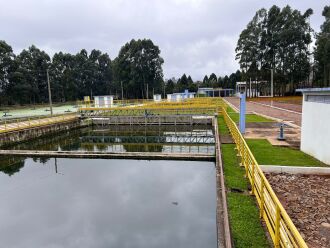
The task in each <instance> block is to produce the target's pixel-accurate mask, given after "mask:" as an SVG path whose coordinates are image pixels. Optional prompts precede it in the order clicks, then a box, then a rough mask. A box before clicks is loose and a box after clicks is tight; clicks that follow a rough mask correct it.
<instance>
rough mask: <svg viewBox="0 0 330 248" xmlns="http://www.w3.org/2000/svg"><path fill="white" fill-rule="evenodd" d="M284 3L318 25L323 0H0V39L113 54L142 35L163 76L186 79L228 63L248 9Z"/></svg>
mask: <svg viewBox="0 0 330 248" xmlns="http://www.w3.org/2000/svg"><path fill="white" fill-rule="evenodd" d="M273 4H276V5H278V6H280V7H283V6H285V5H286V4H289V5H290V6H291V7H293V8H297V9H299V10H300V11H302V12H304V11H305V10H306V9H307V8H312V9H313V10H314V14H313V16H312V17H311V18H310V22H311V26H312V28H313V29H314V30H316V31H318V30H319V28H320V25H321V24H322V22H323V20H324V18H323V17H322V15H321V13H322V10H323V7H324V6H325V5H327V4H329V1H326V0H291V1H290V0H287V1H283V0H279V1H274V0H273V1H271V0H135V1H134V0H21V1H20V0H0V40H5V41H6V42H7V43H9V44H10V45H11V46H12V47H13V49H14V51H15V53H19V52H20V51H21V50H22V49H24V48H27V47H29V46H30V45H31V44H34V45H36V46H37V47H39V48H41V49H43V50H45V51H46V52H47V53H49V54H50V55H53V54H54V53H55V52H57V51H64V52H69V53H77V52H78V51H79V50H81V49H82V48H85V49H87V50H88V51H90V50H91V49H93V48H95V49H100V50H102V51H103V52H106V53H108V54H109V55H110V57H111V59H113V58H115V57H116V56H117V54H118V51H119V49H120V47H121V46H122V45H124V44H125V43H126V42H128V41H129V40H131V39H132V38H134V39H139V38H150V39H152V40H153V42H154V43H155V44H156V45H158V46H159V47H160V49H161V56H162V57H163V58H164V60H165V63H164V75H165V78H170V77H178V76H181V75H182V74H183V73H187V74H190V75H191V76H192V77H193V79H194V80H197V79H202V78H203V76H204V75H205V74H210V73H212V72H215V73H216V74H217V75H218V76H219V75H220V76H224V75H225V74H230V73H232V72H234V71H236V70H237V69H238V68H239V66H238V63H237V62H236V61H235V51H234V50H235V45H236V42H237V39H238V37H239V34H240V32H241V31H242V29H244V28H245V26H246V24H247V23H248V22H249V21H250V20H251V18H252V17H253V15H254V14H255V12H256V11H257V10H258V9H260V8H262V7H265V8H270V7H271V6H272V5H273Z"/></svg>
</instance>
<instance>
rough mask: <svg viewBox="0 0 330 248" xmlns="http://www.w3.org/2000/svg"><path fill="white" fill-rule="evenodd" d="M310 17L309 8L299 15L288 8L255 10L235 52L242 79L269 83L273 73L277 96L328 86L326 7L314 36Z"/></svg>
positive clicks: (329, 50) (329, 9) (329, 28)
mask: <svg viewBox="0 0 330 248" xmlns="http://www.w3.org/2000/svg"><path fill="white" fill-rule="evenodd" d="M312 14H313V10H312V9H307V10H306V11H305V12H304V13H301V12H300V11H298V10H295V9H292V8H291V7H290V6H286V7H284V8H282V9H281V8H279V7H278V6H276V5H274V6H272V7H271V8H270V9H269V10H266V9H264V8H262V9H260V10H258V11H257V12H256V14H255V15H254V17H253V18H252V20H251V21H250V22H249V23H248V25H247V26H246V28H245V29H244V30H243V31H242V32H241V34H240V36H239V39H238V42H237V46H236V50H235V51H236V59H237V60H238V62H239V65H240V68H241V78H242V80H243V81H246V82H248V81H249V80H250V79H252V80H256V81H262V80H267V81H269V79H270V70H273V72H274V85H275V93H276V94H277V95H284V94H294V93H295V89H297V88H299V87H302V88H304V87H314V86H320V87H324V86H330V62H329V61H330V35H329V32H330V7H329V6H326V7H325V8H324V10H323V13H322V15H323V16H324V17H325V21H324V24H322V26H321V32H320V33H318V34H317V33H315V32H314V31H313V30H312V28H311V26H310V24H309V18H310V16H311V15H312ZM313 36H314V37H315V38H316V43H315V44H316V46H315V48H314V53H312V47H311V43H312V37H313ZM313 57H314V59H313ZM256 87H258V86H256Z"/></svg>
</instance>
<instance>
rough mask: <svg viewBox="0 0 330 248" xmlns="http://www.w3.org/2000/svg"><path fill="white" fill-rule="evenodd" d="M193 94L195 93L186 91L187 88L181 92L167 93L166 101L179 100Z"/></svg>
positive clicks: (193, 95) (190, 96) (191, 96)
mask: <svg viewBox="0 0 330 248" xmlns="http://www.w3.org/2000/svg"><path fill="white" fill-rule="evenodd" d="M195 95H196V93H195V92H188V90H185V91H184V92H183V93H173V94H167V101H168V102H180V101H183V100H185V99H189V98H194V97H195Z"/></svg>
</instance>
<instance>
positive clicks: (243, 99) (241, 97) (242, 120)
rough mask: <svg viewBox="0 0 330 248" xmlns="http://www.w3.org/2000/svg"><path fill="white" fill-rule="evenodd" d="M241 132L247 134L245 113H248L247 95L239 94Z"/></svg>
mask: <svg viewBox="0 0 330 248" xmlns="http://www.w3.org/2000/svg"><path fill="white" fill-rule="evenodd" d="M239 100H240V105H239V130H240V132H241V133H242V134H244V133H245V111H246V95H245V93H240V94H239Z"/></svg>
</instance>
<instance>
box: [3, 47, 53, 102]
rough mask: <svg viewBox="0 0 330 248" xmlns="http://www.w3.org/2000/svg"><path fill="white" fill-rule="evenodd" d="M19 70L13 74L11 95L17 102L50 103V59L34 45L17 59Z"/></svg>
mask: <svg viewBox="0 0 330 248" xmlns="http://www.w3.org/2000/svg"><path fill="white" fill-rule="evenodd" d="M16 63H17V69H16V71H15V72H14V73H13V78H12V80H13V82H12V84H11V85H10V91H9V92H10V93H9V94H10V95H11V96H12V99H15V102H16V101H18V102H19V103H39V102H47V101H48V88H47V76H46V75H47V72H46V71H47V69H48V68H49V65H50V58H49V56H48V54H47V53H46V52H44V51H41V50H39V49H38V48H37V47H35V46H34V45H32V46H31V47H29V49H28V50H23V51H22V52H21V53H20V54H19V55H18V56H17V57H16Z"/></svg>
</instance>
